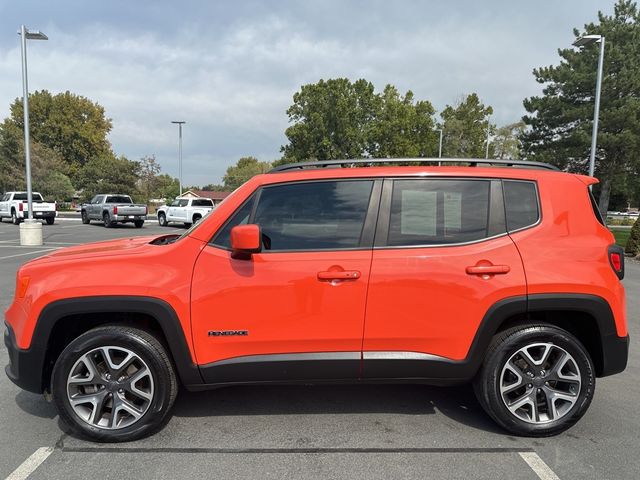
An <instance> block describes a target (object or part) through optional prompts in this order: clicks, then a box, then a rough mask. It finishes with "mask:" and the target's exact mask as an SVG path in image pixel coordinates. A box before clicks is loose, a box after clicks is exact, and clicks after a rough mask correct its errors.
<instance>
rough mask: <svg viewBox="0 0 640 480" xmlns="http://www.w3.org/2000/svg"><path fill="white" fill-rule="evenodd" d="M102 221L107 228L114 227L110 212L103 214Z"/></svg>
mask: <svg viewBox="0 0 640 480" xmlns="http://www.w3.org/2000/svg"><path fill="white" fill-rule="evenodd" d="M102 223H104V226H105V227H106V228H111V227H113V222H112V221H111V217H110V216H109V213H108V212H104V213H103V214H102Z"/></svg>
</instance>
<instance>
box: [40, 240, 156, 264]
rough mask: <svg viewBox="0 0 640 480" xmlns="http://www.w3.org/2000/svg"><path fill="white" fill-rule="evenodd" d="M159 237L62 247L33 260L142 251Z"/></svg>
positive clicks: (47, 260)
mask: <svg viewBox="0 0 640 480" xmlns="http://www.w3.org/2000/svg"><path fill="white" fill-rule="evenodd" d="M155 238H157V236H155V235H154V236H147V237H134V238H123V239H117V240H109V241H106V242H97V243H87V244H84V245H78V246H77V247H67V248H61V249H60V250H56V251H53V252H51V253H49V254H48V255H45V256H43V257H40V258H37V259H35V260H32V261H31V262H28V263H34V262H38V263H40V262H49V261H56V260H67V259H68V260H75V259H78V258H94V257H102V256H111V255H124V254H131V253H136V250H139V251H140V252H142V251H144V250H146V249H147V248H149V247H150V245H149V242H151V241H152V240H154V239H155Z"/></svg>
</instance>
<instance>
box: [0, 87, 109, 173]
mask: <svg viewBox="0 0 640 480" xmlns="http://www.w3.org/2000/svg"><path fill="white" fill-rule="evenodd" d="M10 112H11V115H10V117H9V118H7V119H5V120H4V122H3V123H2V124H0V152H3V153H5V154H6V153H11V152H13V154H15V153H16V152H17V149H18V145H19V144H20V142H21V135H22V134H21V132H22V130H23V125H24V118H23V108H22V98H17V99H16V100H15V101H14V102H13V103H12V104H11V106H10ZM29 122H30V132H31V138H32V140H33V141H34V142H36V143H40V144H42V145H43V146H45V147H47V148H49V149H51V150H53V151H54V152H56V153H57V154H58V155H60V157H61V158H62V160H63V161H64V162H65V163H67V164H68V165H69V168H70V173H71V175H72V176H73V175H74V174H75V173H76V172H77V171H78V170H79V168H80V167H82V165H84V164H85V163H86V162H87V161H88V160H90V159H92V158H95V157H102V156H104V155H109V154H111V144H110V143H109V141H108V139H107V135H108V134H109V132H110V131H111V120H110V119H109V118H107V117H106V116H105V112H104V108H103V107H102V106H101V105H99V104H98V103H96V102H93V101H91V100H89V99H88V98H86V97H83V96H80V95H75V94H73V93H71V92H68V91H67V92H64V93H59V94H56V95H53V94H51V93H50V92H48V91H47V90H41V91H36V92H34V93H31V94H29Z"/></svg>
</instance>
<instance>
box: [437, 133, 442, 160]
mask: <svg viewBox="0 0 640 480" xmlns="http://www.w3.org/2000/svg"><path fill="white" fill-rule="evenodd" d="M437 130H438V131H439V132H440V143H439V145H438V158H442V128H438V129H437Z"/></svg>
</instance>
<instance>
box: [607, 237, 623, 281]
mask: <svg viewBox="0 0 640 480" xmlns="http://www.w3.org/2000/svg"><path fill="white" fill-rule="evenodd" d="M608 252H609V264H610V265H611V268H613V271H614V272H615V274H616V275H617V276H618V278H619V279H620V280H622V279H623V278H624V249H623V248H622V247H621V246H620V245H609V249H608Z"/></svg>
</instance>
